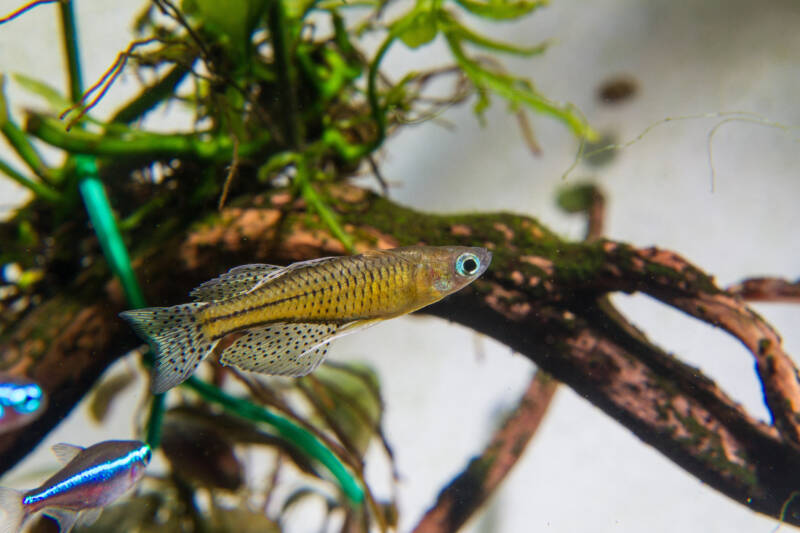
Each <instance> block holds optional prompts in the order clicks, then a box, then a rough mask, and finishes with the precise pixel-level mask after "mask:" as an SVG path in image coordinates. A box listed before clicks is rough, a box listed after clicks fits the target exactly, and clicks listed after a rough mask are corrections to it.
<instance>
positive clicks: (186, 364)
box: [120, 302, 218, 394]
mask: <svg viewBox="0 0 800 533" xmlns="http://www.w3.org/2000/svg"><path fill="white" fill-rule="evenodd" d="M208 305H209V304H208V303H206V302H195V303H190V304H181V305H175V306H172V307H147V308H144V309H134V310H131V311H125V312H123V313H120V316H121V317H122V318H124V319H125V320H127V321H128V322H129V323H130V325H131V327H133V329H134V331H136V333H137V334H138V335H139V336H140V337H141V338H143V339H144V340H146V341H147V342H148V343H149V344H150V346H151V347H152V349H153V351H154V352H155V361H154V365H153V379H152V382H151V386H150V388H151V390H152V391H153V392H154V393H155V394H161V393H163V392H166V391H167V390H169V389H171V388H172V387H174V386H175V385H178V384H179V383H181V382H183V381H185V380H186V379H187V378H188V377H189V376H191V375H192V373H193V372H194V371H195V369H196V368H197V366H198V365H199V364H200V361H202V360H203V358H204V357H206V356H207V355H208V354H209V353H211V351H212V350H213V349H214V347H215V346H216V345H217V342H218V341H215V340H210V339H208V337H206V335H205V334H204V333H203V329H202V327H201V326H200V323H199V321H198V320H197V316H196V315H197V312H198V311H199V310H201V309H202V308H204V307H206V306H208Z"/></svg>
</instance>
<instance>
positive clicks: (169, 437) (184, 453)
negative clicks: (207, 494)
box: [161, 411, 244, 491]
mask: <svg viewBox="0 0 800 533" xmlns="http://www.w3.org/2000/svg"><path fill="white" fill-rule="evenodd" d="M161 449H162V450H163V451H164V455H165V456H166V457H167V460H168V461H169V463H170V466H171V467H172V470H173V472H175V473H176V474H178V475H179V476H181V477H182V478H183V479H186V480H189V481H193V482H195V483H198V484H200V485H203V486H206V487H214V488H218V489H225V490H231V491H233V490H237V489H238V488H239V487H241V486H242V483H243V482H244V473H243V468H242V464H241V463H240V462H239V459H238V458H237V457H236V454H235V453H234V451H233V445H232V444H231V442H230V441H229V440H228V439H227V438H226V437H225V436H224V435H223V433H221V432H220V431H217V430H216V429H215V428H213V427H211V426H210V425H209V424H204V423H203V422H202V420H199V419H192V418H189V417H181V416H174V412H173V411H169V412H168V413H167V414H166V415H165V417H164V424H163V426H162V436H161Z"/></svg>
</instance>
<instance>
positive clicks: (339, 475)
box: [184, 377, 364, 504]
mask: <svg viewBox="0 0 800 533" xmlns="http://www.w3.org/2000/svg"><path fill="white" fill-rule="evenodd" d="M184 385H185V386H187V387H189V388H190V389H192V390H193V391H195V392H196V393H197V394H199V395H200V396H202V397H203V398H204V399H205V400H207V401H210V402H214V403H216V404H219V405H220V406H222V407H223V408H225V409H227V410H228V411H230V412H231V413H232V414H235V415H237V416H239V417H242V418H245V419H247V420H251V421H253V422H263V423H266V424H269V425H270V426H272V427H273V428H275V430H276V431H277V432H278V433H279V434H280V435H281V436H283V437H284V438H285V439H287V440H288V441H289V442H291V443H292V444H294V445H295V446H297V447H298V448H300V449H301V450H303V452H305V453H306V454H307V455H309V456H310V457H313V458H314V459H316V460H317V461H319V462H320V463H321V464H322V465H324V466H325V468H327V469H328V471H329V472H330V473H331V474H332V475H333V477H334V478H336V480H337V481H338V482H339V485H340V487H341V489H342V492H344V494H345V496H347V498H348V499H349V500H350V501H351V502H353V503H354V504H360V503H361V502H362V501H363V500H364V491H363V489H362V488H361V487H360V486H359V485H358V483H356V481H355V479H354V478H353V476H352V475H350V473H349V472H348V471H347V469H346V468H345V467H344V465H343V464H342V463H341V462H340V461H339V459H337V457H336V456H335V455H334V454H333V453H332V452H331V451H330V450H329V449H328V448H326V447H325V446H324V445H323V444H322V443H321V442H320V441H319V440H317V439H316V437H314V436H313V435H312V434H311V433H309V432H308V431H306V430H305V429H303V428H301V427H299V426H297V425H295V424H294V423H292V422H291V421H289V420H288V419H286V418H284V417H282V416H278V415H276V414H274V413H271V412H270V411H267V410H266V409H264V408H263V407H260V406H258V405H254V404H252V403H250V402H248V401H246V400H242V399H239V398H236V397H234V396H230V395H229V394H226V393H225V392H223V391H222V390H220V389H219V388H217V387H215V386H213V385H210V384H208V383H206V382H204V381H201V380H199V379H196V378H194V377H191V378H189V379H187V380H186V381H185V382H184Z"/></svg>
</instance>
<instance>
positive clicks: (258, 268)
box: [189, 257, 338, 302]
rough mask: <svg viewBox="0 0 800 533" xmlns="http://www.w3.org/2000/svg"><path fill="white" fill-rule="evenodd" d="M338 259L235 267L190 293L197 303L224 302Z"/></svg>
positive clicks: (322, 258)
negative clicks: (281, 264) (285, 275)
mask: <svg viewBox="0 0 800 533" xmlns="http://www.w3.org/2000/svg"><path fill="white" fill-rule="evenodd" d="M333 259H338V258H337V257H320V258H319V259H310V260H308V261H299V262H297V263H292V264H291V265H289V266H285V267H282V266H276V265H265V264H252V265H242V266H238V267H234V268H232V269H230V270H228V271H227V272H226V273H224V274H222V275H221V276H217V277H216V278H214V279H210V280H208V281H206V282H205V283H203V284H201V285H200V286H199V287H196V288H195V289H193V290H192V292H191V293H189V294H190V295H191V296H192V298H194V301H196V302H212V301H216V300H223V299H225V298H230V297H232V296H237V295H239V294H244V293H247V292H251V291H253V290H255V289H257V288H258V287H260V286H261V285H263V284H265V283H267V282H270V281H272V280H274V279H276V278H279V277H280V276H283V275H284V274H286V273H287V272H291V271H292V270H297V269H298V268H305V267H307V266H311V265H314V264H317V263H324V262H326V261H331V260H333Z"/></svg>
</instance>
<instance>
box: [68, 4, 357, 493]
mask: <svg viewBox="0 0 800 533" xmlns="http://www.w3.org/2000/svg"><path fill="white" fill-rule="evenodd" d="M59 5H60V10H61V22H62V28H63V31H64V44H65V48H66V53H67V63H68V66H69V73H70V92H71V97H72V100H73V101H79V100H80V98H81V94H82V90H83V88H82V82H81V69H80V56H79V53H78V43H77V40H76V28H75V17H74V12H73V9H72V2H71V1H69V0H67V1H64V2H61V3H60V4H59ZM75 165H76V171H77V175H78V180H79V181H78V189H79V190H80V193H81V197H82V198H83V202H84V204H85V206H86V211H87V213H88V215H89V220H90V221H91V222H92V226H93V227H94V231H95V233H96V234H97V238H98V240H99V241H100V247H101V248H102V250H103V255H104V256H105V258H106V261H108V264H109V266H110V268H111V270H112V272H113V273H114V275H115V276H117V278H118V279H119V280H120V283H121V284H122V288H123V290H124V291H125V296H126V298H127V300H128V303H129V305H130V306H131V307H132V308H142V307H146V306H147V303H146V301H145V298H144V294H143V293H142V289H141V287H140V285H139V282H138V281H137V279H136V274H135V273H134V271H133V266H132V265H131V260H130V256H129V255H128V250H127V248H126V247H125V243H124V242H123V240H122V236H121V235H120V232H119V228H118V226H117V223H116V221H115V219H114V214H113V212H112V210H111V204H110V202H109V201H108V195H106V191H105V188H104V187H103V183H102V182H101V181H100V178H99V176H98V171H97V162H96V161H95V159H94V158H93V157H90V156H87V155H81V154H78V155H76V156H75ZM148 355H149V354H148ZM186 384H187V385H188V386H189V387H191V388H192V389H194V390H195V391H196V392H197V393H198V394H200V395H201V396H203V397H204V398H206V399H207V400H209V401H211V402H214V403H218V404H220V405H221V406H222V407H224V408H226V409H228V410H229V411H231V412H233V413H235V414H237V415H239V416H241V417H244V418H247V419H249V420H252V421H256V422H264V423H267V424H269V425H271V426H272V427H274V428H275V429H276V430H277V431H278V433H280V434H281V435H282V436H283V437H285V438H286V439H287V440H289V441H290V442H292V443H293V444H295V445H296V446H297V447H298V448H300V449H301V450H302V451H303V452H305V453H306V454H307V455H309V456H310V457H312V458H314V459H316V460H317V461H319V462H320V463H321V464H322V465H323V466H325V468H327V469H328V470H329V471H330V473H331V474H332V475H333V477H334V478H335V479H336V480H337V481H338V482H339V484H340V486H341V489H342V492H344V494H345V495H346V496H347V498H348V499H349V500H350V501H351V502H353V503H355V504H360V503H361V502H362V501H363V500H364V492H363V490H362V489H361V487H360V486H359V485H358V483H356V481H355V479H354V478H353V477H352V476H351V475H350V473H349V472H348V471H347V469H346V468H345V467H344V465H343V464H342V463H341V461H339V459H338V458H337V457H336V456H335V455H334V454H333V453H332V452H331V451H330V450H329V449H328V448H326V447H325V446H324V445H323V444H322V443H321V442H320V441H319V440H318V439H317V438H316V437H314V436H313V435H312V434H311V433H309V432H308V431H306V430H305V429H303V428H301V427H300V426H298V425H296V424H294V423H293V422H291V421H290V420H288V419H286V418H283V417H281V416H278V415H276V414H274V413H271V412H269V411H267V410H266V409H264V408H262V407H259V406H257V405H254V404H252V403H250V402H248V401H246V400H242V399H239V398H235V397H233V396H229V395H228V394H226V393H224V392H223V391H222V390H220V389H219V388H217V387H215V386H213V385H209V384H207V383H205V382H202V381H199V380H197V379H194V378H192V379H190V380H189V381H188V382H187V383H186ZM163 418H164V395H163V394H157V395H154V397H153V401H152V404H151V409H150V418H149V420H148V424H147V441H148V444H149V445H150V447H151V448H153V449H155V448H157V447H158V445H159V444H160V441H161V422H162V420H163Z"/></svg>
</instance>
